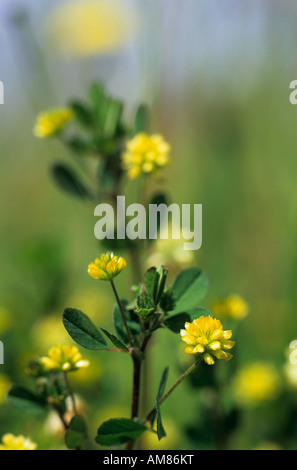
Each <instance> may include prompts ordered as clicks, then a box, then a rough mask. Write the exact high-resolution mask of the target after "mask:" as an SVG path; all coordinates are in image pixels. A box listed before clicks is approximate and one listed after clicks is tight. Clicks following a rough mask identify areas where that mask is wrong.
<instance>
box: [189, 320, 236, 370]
mask: <svg viewBox="0 0 297 470" xmlns="http://www.w3.org/2000/svg"><path fill="white" fill-rule="evenodd" d="M180 334H181V338H182V340H183V341H184V342H185V343H186V344H187V345H188V347H187V348H186V349H185V352H186V353H187V354H193V355H199V354H202V355H203V359H204V361H205V362H206V364H208V365H213V364H214V363H215V360H214V357H215V358H216V359H222V360H224V361H228V360H230V359H232V357H233V356H232V354H229V353H227V352H225V351H224V349H232V348H233V346H234V344H235V342H234V341H229V340H230V338H231V336H232V331H231V330H229V331H223V325H222V324H221V322H220V320H217V319H215V318H212V317H210V316H208V317H204V316H203V315H202V316H201V317H199V318H197V319H196V320H194V321H193V322H192V323H188V322H186V324H185V330H180Z"/></svg>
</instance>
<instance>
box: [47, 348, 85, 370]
mask: <svg viewBox="0 0 297 470" xmlns="http://www.w3.org/2000/svg"><path fill="white" fill-rule="evenodd" d="M40 362H41V364H42V365H43V367H44V368H45V369H46V370H48V371H57V372H73V371H75V370H77V369H80V368H83V367H88V366H89V361H86V360H84V359H83V357H82V355H81V353H80V352H79V350H78V348H77V347H76V346H70V345H69V344H66V345H65V346H62V345H61V344H58V345H57V346H54V347H53V348H51V349H50V350H49V351H48V355H47V356H44V357H41V358H40Z"/></svg>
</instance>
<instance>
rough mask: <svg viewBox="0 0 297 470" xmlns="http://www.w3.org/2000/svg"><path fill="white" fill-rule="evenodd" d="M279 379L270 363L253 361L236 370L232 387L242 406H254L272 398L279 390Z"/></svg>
mask: <svg viewBox="0 0 297 470" xmlns="http://www.w3.org/2000/svg"><path fill="white" fill-rule="evenodd" d="M279 386H280V379H279V376H278V374H277V372H276V371H275V369H274V368H273V367H272V366H271V365H270V364H265V363H262V362H255V363H252V364H249V365H247V366H245V367H244V368H243V369H241V370H239V371H238V372H237V375H236V376H235V379H234V383H233V389H234V393H235V397H236V399H237V401H238V403H240V404H241V405H243V406H248V407H250V406H255V405H257V404H259V403H261V402H263V401H265V400H269V399H272V398H274V397H275V396H276V395H277V392H278V391H279Z"/></svg>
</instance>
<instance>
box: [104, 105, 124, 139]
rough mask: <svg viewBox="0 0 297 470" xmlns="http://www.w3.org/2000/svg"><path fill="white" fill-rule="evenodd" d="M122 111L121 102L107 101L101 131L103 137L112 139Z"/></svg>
mask: <svg viewBox="0 0 297 470" xmlns="http://www.w3.org/2000/svg"><path fill="white" fill-rule="evenodd" d="M123 109H124V105H123V103H121V101H118V100H110V101H109V103H108V106H107V113H106V118H105V122H104V129H103V132H104V135H105V137H110V138H112V137H114V135H115V133H116V130H117V127H118V125H119V122H120V119H121V116H122V113H123Z"/></svg>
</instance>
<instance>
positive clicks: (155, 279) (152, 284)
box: [144, 266, 160, 303]
mask: <svg viewBox="0 0 297 470" xmlns="http://www.w3.org/2000/svg"><path fill="white" fill-rule="evenodd" d="M159 281H160V273H159V272H158V271H157V268H155V267H154V266H153V267H151V268H149V269H148V270H147V271H146V273H145V276H144V287H145V290H146V293H147V294H148V295H149V297H150V298H151V299H152V301H153V303H154V302H155V299H156V297H157V293H158V286H159Z"/></svg>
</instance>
